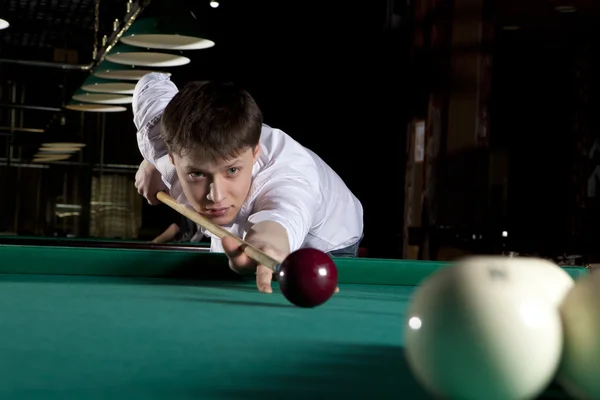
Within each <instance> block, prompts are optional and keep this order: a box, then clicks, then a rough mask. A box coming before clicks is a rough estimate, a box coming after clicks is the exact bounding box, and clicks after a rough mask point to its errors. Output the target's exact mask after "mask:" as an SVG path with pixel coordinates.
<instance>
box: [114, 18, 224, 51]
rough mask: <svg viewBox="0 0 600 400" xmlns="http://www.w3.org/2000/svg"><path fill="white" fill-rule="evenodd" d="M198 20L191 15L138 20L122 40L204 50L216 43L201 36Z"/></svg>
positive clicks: (153, 46)
mask: <svg viewBox="0 0 600 400" xmlns="http://www.w3.org/2000/svg"><path fill="white" fill-rule="evenodd" d="M197 25H198V22H197V21H196V20H195V19H193V18H191V17H190V16H179V17H178V18H175V16H172V15H168V16H165V17H162V18H144V19H140V20H137V21H135V22H134V23H133V25H131V27H130V28H129V29H127V31H126V32H125V33H124V34H123V36H122V37H121V42H123V43H125V44H127V45H130V46H138V47H144V48H148V49H163V50H202V49H208V48H210V47H213V46H214V45H215V42H213V41H212V40H209V39H205V38H202V37H199V36H198V34H199V31H198V28H197Z"/></svg>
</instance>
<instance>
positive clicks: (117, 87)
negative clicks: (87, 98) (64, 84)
mask: <svg viewBox="0 0 600 400" xmlns="http://www.w3.org/2000/svg"><path fill="white" fill-rule="evenodd" d="M81 89H82V90H85V91H86V92H94V93H116V94H133V91H134V90H135V84H134V83H127V82H114V81H111V80H106V79H102V78H97V77H95V76H90V77H89V78H88V79H86V80H85V81H84V82H83V85H82V86H81Z"/></svg>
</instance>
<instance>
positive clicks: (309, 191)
mask: <svg viewBox="0 0 600 400" xmlns="http://www.w3.org/2000/svg"><path fill="white" fill-rule="evenodd" d="M318 204H319V201H318V196H317V193H316V191H315V189H314V185H311V184H310V183H309V182H307V181H306V180H305V179H304V178H299V179H298V180H292V179H289V178H287V179H286V180H285V181H281V180H275V181H273V182H272V183H269V184H267V185H265V187H263V188H262V189H261V190H260V193H259V194H258V196H257V197H256V201H255V204H254V212H253V213H252V214H251V215H250V217H249V218H248V222H249V224H250V225H254V224H257V223H259V222H262V221H274V222H278V223H279V224H281V225H283V227H284V228H285V230H286V231H287V234H288V240H289V245H290V251H292V252H293V251H296V250H298V249H299V248H300V247H301V246H302V244H303V243H304V241H305V239H306V236H307V235H308V233H309V231H310V229H311V227H312V225H313V220H314V216H315V214H316V210H317V207H318Z"/></svg>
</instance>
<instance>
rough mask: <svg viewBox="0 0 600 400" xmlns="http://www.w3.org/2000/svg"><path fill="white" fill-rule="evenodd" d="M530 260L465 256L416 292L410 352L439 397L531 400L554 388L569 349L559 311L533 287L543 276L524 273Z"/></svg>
mask: <svg viewBox="0 0 600 400" xmlns="http://www.w3.org/2000/svg"><path fill="white" fill-rule="evenodd" d="M525 262H526V261H523V260H522V261H521V265H519V262H515V261H514V260H511V259H509V258H506V257H489V258H481V257H479V258H478V262H471V260H469V259H465V260H463V261H459V262H457V263H455V264H453V265H451V266H448V267H446V268H443V269H441V270H439V271H437V272H435V273H434V274H432V275H431V276H430V277H428V278H426V279H425V281H424V282H423V283H422V284H421V285H420V286H419V287H418V288H417V289H416V291H415V293H414V296H413V298H412V299H411V302H410V304H409V308H408V312H407V316H406V323H405V328H404V344H405V353H406V358H407V362H408V365H409V366H410V368H411V370H412V372H413V374H414V376H415V378H416V379H417V381H419V382H420V383H421V385H422V386H423V387H424V388H425V389H426V390H427V391H429V392H430V393H431V394H432V395H434V396H436V397H440V398H449V399H461V400H481V399H488V400H525V399H533V398H535V397H537V396H539V395H540V394H541V393H542V392H543V391H544V389H546V387H547V386H548V385H549V384H550V382H551V381H552V379H553V378H554V374H555V372H556V370H557V368H558V364H559V362H560V356H561V352H562V338H563V336H562V325H561V320H560V315H559V310H558V307H557V306H555V305H554V303H553V302H552V301H551V300H550V298H549V296H547V294H546V295H545V294H544V293H543V290H540V287H541V286H535V285H532V284H531V279H533V278H534V277H536V274H534V273H533V272H532V271H533V270H534V269H533V268H531V269H530V270H526V269H523V268H521V267H522V266H523V265H524V264H523V263H525ZM532 265H533V264H532ZM540 269H541V268H540Z"/></svg>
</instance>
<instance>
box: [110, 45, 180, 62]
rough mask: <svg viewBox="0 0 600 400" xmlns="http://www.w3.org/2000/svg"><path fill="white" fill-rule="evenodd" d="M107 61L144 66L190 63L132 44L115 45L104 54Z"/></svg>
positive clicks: (173, 55) (171, 55)
mask: <svg viewBox="0 0 600 400" xmlns="http://www.w3.org/2000/svg"><path fill="white" fill-rule="evenodd" d="M106 59H107V60H108V61H111V62H114V63H117V64H124V65H133V66H144V67H179V66H181V65H186V64H189V63H190V61H191V60H190V59H189V58H187V57H183V56H178V55H175V54H169V53H156V52H148V51H144V50H143V49H141V48H138V47H134V46H126V45H120V46H115V47H114V48H113V50H112V51H110V52H109V54H108V55H107V56H106Z"/></svg>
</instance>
